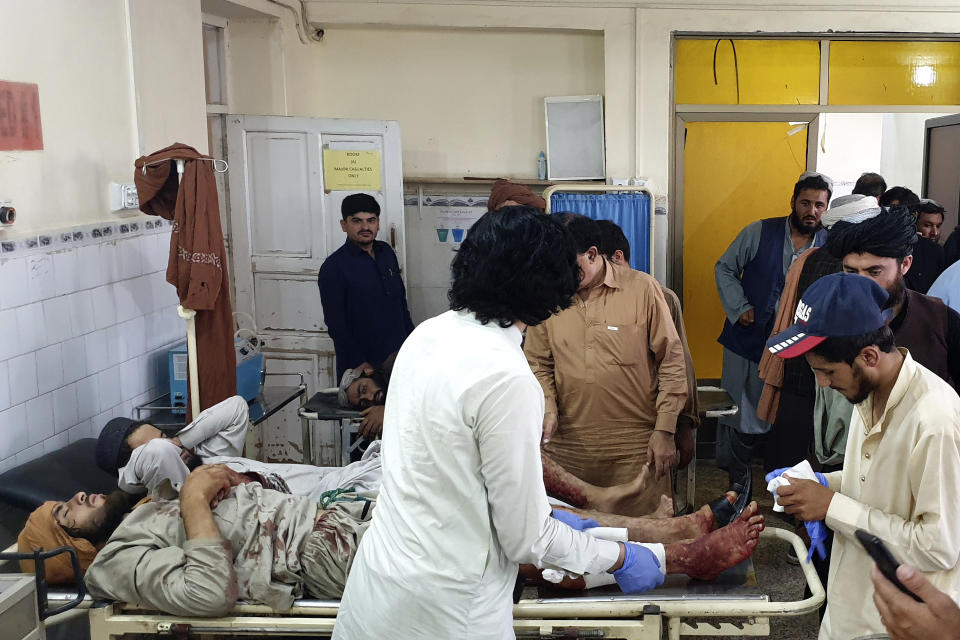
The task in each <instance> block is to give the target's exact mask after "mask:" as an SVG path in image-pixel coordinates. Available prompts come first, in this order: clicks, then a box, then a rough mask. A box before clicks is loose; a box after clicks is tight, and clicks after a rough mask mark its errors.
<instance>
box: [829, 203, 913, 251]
mask: <svg viewBox="0 0 960 640" xmlns="http://www.w3.org/2000/svg"><path fill="white" fill-rule="evenodd" d="M915 244H917V224H916V221H915V220H914V218H913V214H912V213H910V211H909V210H908V209H906V208H904V207H895V208H891V209H887V210H885V211H883V212H882V213H881V214H880V215H878V216H876V217H875V218H869V219H867V220H864V221H863V222H858V223H856V224H853V223H850V222H844V221H842V220H841V221H840V222H838V223H837V224H835V225H833V228H832V229H831V230H830V233H829V234H828V235H827V251H829V252H830V253H831V255H833V256H834V257H835V258H838V259H840V260H843V257H844V256H846V255H848V254H851V253H872V254H873V255H875V256H880V257H881V258H896V259H897V260H898V261H900V262H902V261H903V259H904V258H906V257H907V256H909V255H911V254H912V253H913V246H914V245H915Z"/></svg>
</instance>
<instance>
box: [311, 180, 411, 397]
mask: <svg viewBox="0 0 960 640" xmlns="http://www.w3.org/2000/svg"><path fill="white" fill-rule="evenodd" d="M340 213H341V215H342V216H343V220H341V221H340V228H342V229H343V231H344V233H346V234H347V241H346V242H344V243H343V246H342V247H340V248H339V249H337V250H336V251H334V252H333V253H332V254H330V256H329V257H328V258H327V259H326V260H325V261H324V262H323V265H322V266H321V267H320V274H319V275H318V276H317V284H318V285H319V287H320V302H321V303H322V304H323V317H324V320H325V321H326V324H327V330H328V331H329V332H330V337H331V338H332V339H333V346H334V349H335V351H336V354H337V380H338V381H339V380H340V378H341V377H342V376H343V372H344V371H345V370H347V369H353V368H358V367H359V368H361V369H363V368H373V365H378V364H380V363H381V362H383V361H384V360H385V359H386V358H387V356H389V355H390V354H391V353H393V352H395V351H397V350H398V349H400V345H401V344H403V341H404V340H405V339H406V337H407V336H408V335H410V332H411V331H413V322H412V321H411V320H410V311H409V310H408V309H407V292H406V289H405V288H404V286H403V280H402V279H401V278H400V265H399V263H398V262H397V255H396V254H395V253H394V252H393V249H391V248H390V245H388V244H387V243H386V242H381V241H379V240H377V232H378V231H379V230H380V205H379V204H378V203H377V201H376V200H375V199H374V198H373V196H370V195H368V194H365V193H354V194H353V195H349V196H347V197H346V198H344V199H343V203H342V204H341V205H340Z"/></svg>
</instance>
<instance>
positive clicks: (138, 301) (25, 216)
mask: <svg viewBox="0 0 960 640" xmlns="http://www.w3.org/2000/svg"><path fill="white" fill-rule="evenodd" d="M0 42H3V43H4V45H3V46H4V52H5V53H4V54H3V55H0V80H9V81H17V82H31V83H36V84H38V85H39V93H40V113H41V122H42V127H43V140H44V148H43V150H41V151H3V152H0V200H9V201H11V202H13V204H14V205H15V206H16V207H17V211H18V216H17V222H16V224H15V225H14V227H12V228H10V229H6V230H4V231H0V326H3V327H4V329H5V333H4V337H3V339H2V340H0V472H3V471H5V470H6V469H9V468H11V467H13V466H16V465H19V464H22V463H24V462H26V461H28V460H31V459H33V458H36V457H38V456H40V455H43V454H44V453H46V452H49V451H52V450H54V449H58V448H60V447H62V446H64V445H66V444H67V443H68V442H72V441H73V440H75V439H77V438H84V437H90V436H96V435H97V434H98V433H99V431H100V429H101V428H102V427H103V425H104V423H105V422H106V421H107V420H109V419H110V418H112V417H114V416H121V415H123V416H128V417H130V416H131V414H132V409H133V406H134V405H135V404H137V403H142V402H144V401H146V400H147V399H151V398H154V397H156V396H158V395H160V394H161V393H162V391H161V389H162V388H163V387H164V382H163V376H162V369H163V367H162V366H161V363H162V362H163V360H164V357H165V352H166V349H167V347H168V346H169V344H170V343H171V342H174V341H177V340H179V339H180V338H181V336H182V335H183V332H184V325H183V321H182V320H180V319H179V318H178V316H177V314H176V310H175V309H176V290H175V289H174V287H173V286H171V285H169V284H167V283H166V279H165V271H166V262H167V256H168V254H169V242H170V227H169V225H168V224H167V223H166V222H165V221H159V220H158V219H155V218H147V217H145V216H136V214H133V216H134V217H131V214H129V213H128V214H127V215H126V216H125V217H124V218H123V219H122V220H118V217H117V214H115V213H113V212H111V211H110V210H109V205H108V200H107V185H108V183H109V182H111V181H117V182H132V180H133V163H134V160H135V159H136V158H137V157H138V156H139V155H141V154H143V153H149V152H152V151H155V150H157V149H159V148H161V147H164V146H167V145H169V144H172V143H173V142H184V143H187V144H190V145H192V146H195V147H196V148H197V149H198V150H200V151H206V148H207V133H206V114H205V106H204V84H203V58H202V49H201V46H200V43H201V27H200V6H199V2H197V1H196V0H163V1H162V2H156V1H154V0H97V1H96V2H75V1H74V0H44V2H42V3H40V2H35V1H33V0H0ZM161 222H162V224H161ZM147 224H149V225H150V227H149V228H148V227H147ZM107 230H109V231H107Z"/></svg>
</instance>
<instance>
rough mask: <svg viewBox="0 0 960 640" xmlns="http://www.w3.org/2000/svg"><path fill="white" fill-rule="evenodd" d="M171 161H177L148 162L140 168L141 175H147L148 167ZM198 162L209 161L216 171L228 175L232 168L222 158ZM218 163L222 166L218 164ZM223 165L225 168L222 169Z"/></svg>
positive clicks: (166, 159) (180, 161) (168, 159)
mask: <svg viewBox="0 0 960 640" xmlns="http://www.w3.org/2000/svg"><path fill="white" fill-rule="evenodd" d="M171 160H175V161H176V159H175V158H164V159H163V160H154V161H153V162H148V163H146V164H144V165H143V166H142V167H140V171H141V173H143V175H147V167H150V166H153V165H155V164H160V163H161V162H170V161H171ZM196 160H209V161H211V162H213V170H214V171H216V172H217V173H226V172H227V170H228V169H229V168H230V165H228V164H227V161H226V160H223V159H222V158H196ZM177 162H178V164H180V163H183V162H184V160H179V161H177ZM218 162H219V163H221V164H217V163H218ZM221 165H222V167H223V168H222V169H221V168H220V167H221ZM181 166H182V164H181Z"/></svg>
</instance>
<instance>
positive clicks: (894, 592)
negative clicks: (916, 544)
mask: <svg viewBox="0 0 960 640" xmlns="http://www.w3.org/2000/svg"><path fill="white" fill-rule="evenodd" d="M870 577H871V578H872V579H873V589H874V592H873V602H874V604H876V605H877V611H879V612H880V622H882V623H883V625H884V626H885V627H886V628H887V631H888V632H890V638H891V640H930V638H933V637H937V638H939V639H940V640H960V607H958V606H957V603H956V602H954V601H953V600H951V599H950V597H949V596H947V594H945V593H944V592H943V591H940V590H939V589H937V588H936V587H934V586H933V585H932V584H930V581H929V580H927V579H926V578H924V577H923V575H922V574H921V573H920V572H919V571H917V570H916V569H914V568H913V567H911V566H908V565H905V564H902V565H900V566H899V567H898V568H897V579H898V580H899V581H900V583H901V584H902V585H903V586H905V587H906V588H907V589H910V591H912V592H913V593H915V594H916V595H917V597H918V598H920V600H922V602H917V601H916V600H914V599H913V598H911V597H910V596H908V595H907V594H905V593H904V592H902V591H901V590H900V589H898V588H897V587H896V586H895V585H894V584H893V583H892V582H890V581H889V580H887V579H886V578H885V577H884V576H883V574H882V573H880V570H879V569H877V568H874V569H873V571H872V572H871V574H870Z"/></svg>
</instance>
